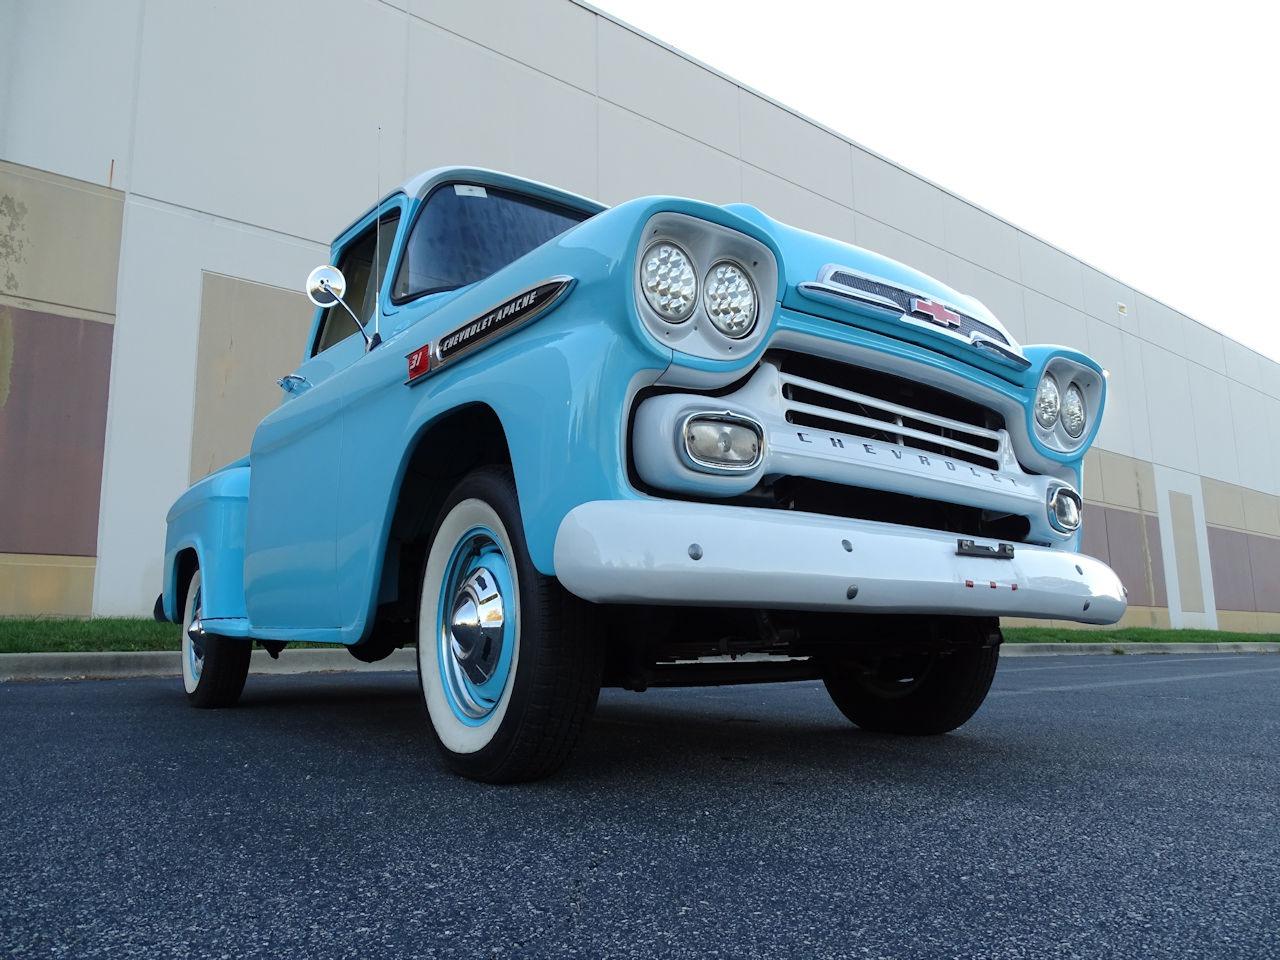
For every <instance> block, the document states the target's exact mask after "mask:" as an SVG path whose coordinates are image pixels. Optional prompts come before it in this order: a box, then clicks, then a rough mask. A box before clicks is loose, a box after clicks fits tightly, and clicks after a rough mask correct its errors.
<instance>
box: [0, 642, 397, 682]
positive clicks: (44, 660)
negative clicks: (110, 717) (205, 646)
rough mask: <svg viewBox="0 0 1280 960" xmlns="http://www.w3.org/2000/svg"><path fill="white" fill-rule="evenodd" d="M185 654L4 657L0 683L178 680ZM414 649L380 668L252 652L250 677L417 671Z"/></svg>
mask: <svg viewBox="0 0 1280 960" xmlns="http://www.w3.org/2000/svg"><path fill="white" fill-rule="evenodd" d="M180 657H181V654H179V653H178V652H177V651H176V650H173V651H170V650H165V651H138V652H135V653H2V654H0V681H5V680H113V679H119V678H121V677H176V676H178V674H180V673H182V660H181V659H180ZM416 669H417V665H416V663H415V661H414V650H413V649H412V648H409V649H404V650H397V651H396V652H395V653H393V654H392V655H391V656H389V657H388V658H387V659H385V660H381V661H379V662H378V663H361V662H360V661H359V660H357V659H356V658H355V657H353V656H351V654H349V653H347V651H346V650H345V649H336V650H289V651H286V652H285V653H283V654H282V655H281V656H280V659H279V660H272V659H271V657H270V655H269V654H268V653H267V652H266V651H265V650H255V651H253V660H252V662H251V664H250V666H249V672H250V673H257V674H282V673H335V672H338V671H352V670H355V671H359V672H362V673H364V672H369V671H378V670H416Z"/></svg>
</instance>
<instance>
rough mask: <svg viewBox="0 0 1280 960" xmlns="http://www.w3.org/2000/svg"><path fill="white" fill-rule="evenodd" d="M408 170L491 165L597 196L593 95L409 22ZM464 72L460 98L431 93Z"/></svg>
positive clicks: (442, 31)
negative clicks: (463, 87)
mask: <svg viewBox="0 0 1280 960" xmlns="http://www.w3.org/2000/svg"><path fill="white" fill-rule="evenodd" d="M408 73H409V91H410V92H409V124H408V129H407V130H406V132H405V138H406V146H405V155H406V158H407V166H408V167H409V169H410V170H411V171H414V172H417V171H420V170H427V169H430V168H431V167H439V166H447V165H449V164H468V165H474V166H481V167H492V168H494V169H496V170H502V171H505V172H507V173H514V174H517V175H518V176H524V177H530V178H532V179H534V180H542V181H545V182H547V183H551V184H554V185H556V186H558V187H564V188H566V189H569V190H573V191H575V192H576V193H582V194H585V195H587V196H595V195H596V192H597V190H598V189H599V183H598V181H597V178H596V143H597V126H596V99H595V97H593V96H591V95H590V94H588V93H583V92H582V91H581V90H579V89H578V88H577V87H574V86H570V85H569V84H567V83H564V82H562V81H560V80H556V79H554V78H552V77H548V76H547V75H546V74H544V73H539V72H538V71H536V70H533V69H531V68H530V67H527V66H525V65H524V64H522V63H518V62H516V61H515V60H511V59H510V58H508V57H504V56H501V55H499V54H496V53H493V52H492V51H490V50H486V49H484V48H483V47H478V46H476V45H475V44H474V43H470V42H469V41H466V40H463V39H460V38H459V37H457V36H455V35H454V34H452V33H448V32H447V31H444V30H441V29H439V28H438V27H434V26H431V25H430V24H426V23H422V22H420V21H416V20H415V21H413V22H412V23H411V24H410V27H409V70H408ZM458 77H466V78H467V82H466V95H465V96H452V95H450V96H437V95H433V94H432V91H442V90H448V89H449V88H450V87H451V86H452V85H453V84H454V83H455V82H456V78H458Z"/></svg>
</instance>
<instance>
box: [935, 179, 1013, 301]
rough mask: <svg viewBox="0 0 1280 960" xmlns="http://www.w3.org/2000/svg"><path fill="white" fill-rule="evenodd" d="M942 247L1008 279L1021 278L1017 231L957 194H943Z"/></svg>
mask: <svg viewBox="0 0 1280 960" xmlns="http://www.w3.org/2000/svg"><path fill="white" fill-rule="evenodd" d="M942 222H943V237H944V240H943V244H942V245H943V246H944V247H946V248H947V249H948V250H950V251H951V252H952V253H954V254H956V255H957V256H959V257H963V258H964V259H966V260H969V261H971V262H973V263H976V264H979V265H981V266H983V267H986V268H987V269H988V270H991V271H994V272H995V273H998V274H1000V275H1001V276H1005V277H1008V278H1009V279H1010V280H1018V279H1019V278H1020V277H1021V272H1020V267H1019V265H1018V231H1017V229H1015V228H1014V227H1011V226H1010V225H1009V224H1007V223H1005V222H1004V221H1003V220H1000V219H999V218H997V217H993V216H991V214H989V213H986V212H985V211H983V210H979V209H978V208H977V207H975V206H973V205H972V204H970V203H966V202H965V201H964V200H961V199H960V198H959V197H953V196H951V195H950V194H947V193H944V194H943V195H942Z"/></svg>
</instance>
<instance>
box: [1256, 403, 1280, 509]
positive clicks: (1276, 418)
mask: <svg viewBox="0 0 1280 960" xmlns="http://www.w3.org/2000/svg"><path fill="white" fill-rule="evenodd" d="M1262 409H1263V411H1264V414H1265V417H1266V421H1267V431H1266V434H1265V435H1263V437H1262V438H1260V439H1259V441H1258V442H1259V443H1266V445H1267V448H1268V449H1269V451H1270V453H1271V457H1272V460H1273V463H1274V466H1273V468H1272V470H1271V473H1270V475H1269V477H1268V478H1267V480H1266V481H1265V482H1264V483H1263V484H1262V485H1261V486H1259V487H1258V489H1259V490H1261V491H1263V492H1264V493H1270V494H1272V495H1274V496H1280V400H1277V399H1275V398H1274V397H1271V398H1268V399H1267V400H1266V401H1264V403H1263V405H1262Z"/></svg>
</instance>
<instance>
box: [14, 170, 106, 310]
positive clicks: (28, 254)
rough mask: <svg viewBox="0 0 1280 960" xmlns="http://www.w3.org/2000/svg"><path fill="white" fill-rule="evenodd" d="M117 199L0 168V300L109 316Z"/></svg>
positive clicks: (73, 183)
mask: <svg viewBox="0 0 1280 960" xmlns="http://www.w3.org/2000/svg"><path fill="white" fill-rule="evenodd" d="M123 216H124V194H122V193H120V192H119V191H118V190H108V189H106V188H105V187H98V186H94V185H93V184H88V183H83V182H81V181H78V180H71V179H68V178H67V177H60V176H57V175H55V174H52V173H44V172H43V171H38V170H33V169H31V168H30V167H21V166H18V165H16V164H12V163H5V162H4V161H0V293H5V294H8V295H10V296H14V297H21V298H23V299H25V300H34V301H38V302H40V303H46V304H54V305H60V306H68V307H76V308H79V309H82V310H90V311H93V312H94V313H97V314H102V315H103V319H109V318H110V316H111V315H112V314H114V313H115V312H116V272H117V270H118V269H119V266H120V224H121V221H122V218H123Z"/></svg>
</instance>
